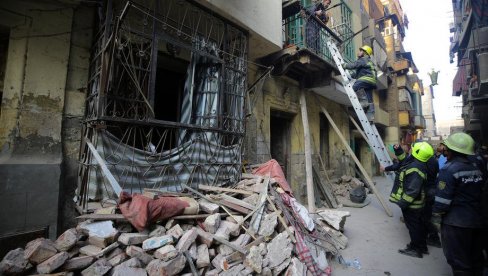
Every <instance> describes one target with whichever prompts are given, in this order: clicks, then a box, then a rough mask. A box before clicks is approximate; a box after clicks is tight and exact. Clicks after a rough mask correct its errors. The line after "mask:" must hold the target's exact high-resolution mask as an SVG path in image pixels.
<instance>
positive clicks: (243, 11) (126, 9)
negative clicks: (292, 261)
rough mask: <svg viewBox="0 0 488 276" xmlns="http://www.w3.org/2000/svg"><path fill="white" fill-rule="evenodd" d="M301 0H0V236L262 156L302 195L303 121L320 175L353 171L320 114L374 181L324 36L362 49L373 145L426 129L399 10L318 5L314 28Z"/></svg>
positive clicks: (51, 224) (224, 171) (29, 231)
mask: <svg viewBox="0 0 488 276" xmlns="http://www.w3.org/2000/svg"><path fill="white" fill-rule="evenodd" d="M311 4H313V3H312V2H310V1H302V2H300V1H278V0H272V1H257V0H256V1H246V2H242V1H181V0H170V1H149V0H148V1H136V2H127V1H118V0H107V1H74V0H73V1H36V2H34V1H33V2H29V1H22V2H21V3H18V2H16V1H4V2H3V3H2V4H1V8H0V14H1V16H0V18H1V19H0V26H2V28H1V29H0V31H1V33H0V36H1V37H0V41H1V45H0V50H1V51H3V52H2V55H1V58H0V62H2V64H0V68H2V76H3V79H2V81H3V85H2V89H3V90H2V105H1V110H0V112H1V115H0V148H1V154H2V156H1V164H0V176H1V180H0V184H1V185H0V186H1V188H0V202H1V207H2V208H0V209H1V210H2V211H0V212H1V213H0V214H1V216H0V217H2V219H3V221H5V223H4V224H2V226H1V227H0V236H2V242H5V241H6V240H10V238H11V237H12V236H15V237H17V238H18V239H25V240H29V239H32V237H33V236H50V237H55V236H56V234H57V233H58V232H59V231H60V230H61V229H64V228H65V227H66V226H67V225H70V223H72V219H73V217H74V216H76V214H77V211H76V210H79V211H80V212H84V211H87V210H88V209H89V204H88V203H89V202H90V201H103V200H113V199H116V195H117V193H118V192H119V191H118V190H117V189H114V185H113V184H114V182H116V183H117V184H118V185H120V188H121V189H123V190H126V191H129V192H134V193H136V192H141V191H142V190H143V189H145V188H150V189H165V190H170V191H180V190H181V184H182V183H183V184H186V185H189V186H193V187H198V185H199V184H206V185H215V186H224V185H232V184H235V183H236V182H237V181H238V180H239V178H240V174H241V172H242V170H243V169H242V168H244V169H245V170H246V169H249V168H250V166H249V165H250V164H259V163H263V162H265V161H267V160H269V159H271V158H274V159H276V160H277V161H278V162H279V164H280V166H281V167H282V170H283V172H284V173H285V176H286V178H287V179H288V181H289V182H290V184H291V187H292V189H293V191H294V194H295V195H296V197H297V199H299V200H300V201H302V202H306V196H307V194H306V192H305V191H306V189H305V188H304V187H305V177H306V176H305V158H306V154H305V143H306V138H305V135H304V132H305V131H304V120H303V119H304V117H306V118H307V121H308V124H309V127H308V129H309V131H310V137H309V138H308V139H310V142H311V146H312V152H313V158H314V160H315V161H314V162H316V163H320V164H321V166H320V167H321V170H322V171H321V173H323V174H328V175H335V176H340V175H343V174H349V175H351V174H355V165H354V163H352V161H351V158H350V156H349V155H348V154H347V151H346V145H344V144H343V143H342V142H341V140H340V138H339V136H338V135H337V133H335V130H334V129H333V128H332V127H331V122H330V121H329V120H328V119H327V118H326V116H324V114H323V113H322V109H323V108H325V109H326V110H327V111H328V112H329V113H330V114H331V117H332V120H333V122H334V124H335V125H337V126H338V129H339V131H340V132H341V133H342V135H343V136H344V137H345V138H346V140H347V141H349V144H350V146H351V147H352V148H353V150H354V151H355V153H356V156H357V157H358V159H359V160H360V161H361V163H362V164H363V166H364V167H365V169H366V171H367V172H368V173H369V174H375V173H376V172H377V164H376V161H375V159H374V156H373V154H372V152H371V150H370V149H369V147H368V144H367V142H366V141H365V140H364V139H363V138H362V136H361V134H360V131H358V130H357V129H356V128H355V126H354V124H353V123H352V122H351V118H350V115H349V113H348V106H350V103H349V100H348V98H347V95H346V94H345V92H344V88H343V86H342V81H341V80H340V78H338V77H337V76H336V75H337V68H336V66H335V64H334V62H333V60H332V58H331V56H330V53H329V51H328V49H327V47H326V46H325V45H324V43H323V42H324V41H325V40H326V39H327V40H332V41H334V43H336V44H338V45H340V47H341V50H342V51H343V56H344V57H345V58H346V59H347V60H349V61H352V60H354V59H355V55H356V52H357V49H358V48H359V47H360V46H361V45H363V44H368V45H372V47H373V49H374V53H375V54H374V62H375V65H376V67H377V70H378V89H377V90H376V91H375V93H374V103H375V110H376V113H375V119H374V122H375V124H376V126H377V127H378V130H379V132H380V134H381V136H382V138H383V139H384V141H385V144H393V143H398V142H400V141H405V142H406V143H409V142H411V141H413V140H414V139H415V134H416V129H421V128H425V122H423V117H422V113H421V106H420V103H421V101H419V99H420V96H421V94H422V91H421V87H422V85H421V81H420V80H418V78H416V76H415V75H414V74H412V72H415V65H414V63H413V60H412V57H411V54H409V53H406V52H405V50H404V49H403V46H401V40H402V39H403V37H404V35H405V32H404V25H405V22H404V16H403V13H402V12H401V6H400V4H399V2H398V1H374V0H370V1H367V0H364V1H342V0H341V1H333V4H338V5H337V7H335V8H333V9H331V10H330V11H329V12H330V15H331V20H330V21H329V22H328V23H327V24H324V23H322V22H320V21H319V20H317V19H316V18H313V17H310V16H307V14H305V13H303V12H300V11H301V8H302V7H308V6H310V5H311ZM306 24H315V25H316V28H317V29H318V30H319V31H318V35H317V36H315V37H314V38H313V39H312V40H310V38H308V39H307V37H306V30H305V26H306ZM366 26H367V28H365V27H366ZM360 30H362V32H358V31H360ZM409 72H410V73H409ZM415 84H416V85H415ZM402 91H403V92H402ZM412 97H413V98H412ZM402 103H403V104H402ZM405 103H407V104H405ZM303 106H305V108H303ZM412 137H413V138H412ZM73 199H74V200H73Z"/></svg>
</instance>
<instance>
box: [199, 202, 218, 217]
mask: <svg viewBox="0 0 488 276" xmlns="http://www.w3.org/2000/svg"><path fill="white" fill-rule="evenodd" d="M198 205H199V206H200V210H202V211H203V212H205V213H207V214H215V213H218V212H219V209H220V206H219V205H217V204H214V203H211V202H209V201H207V200H205V199H200V200H199V201H198Z"/></svg>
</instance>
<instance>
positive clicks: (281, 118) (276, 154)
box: [270, 110, 294, 179]
mask: <svg viewBox="0 0 488 276" xmlns="http://www.w3.org/2000/svg"><path fill="white" fill-rule="evenodd" d="M293 116H294V115H293V114H290V113H286V112H282V111H274V110H272V111H271V119H270V151H271V158H273V159H275V160H276V161H277V162H278V164H280V166H281V169H282V170H283V173H284V174H285V177H286V178H287V179H289V175H288V174H289V172H290V153H291V149H290V148H291V142H290V129H291V121H292V118H293Z"/></svg>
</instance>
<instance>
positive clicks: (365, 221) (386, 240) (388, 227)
mask: <svg viewBox="0 0 488 276" xmlns="http://www.w3.org/2000/svg"><path fill="white" fill-rule="evenodd" d="M374 181H375V182H376V183H377V184H376V187H377V188H378V190H379V191H380V192H381V193H382V194H383V196H384V199H385V201H387V195H388V194H389V192H390V190H391V185H392V183H391V181H390V180H389V179H387V178H385V177H375V178H374ZM368 197H369V198H370V199H371V203H370V204H369V205H368V206H366V207H364V208H350V207H344V208H341V210H347V211H350V212H351V216H350V217H348V218H347V220H346V224H345V230H344V234H345V235H346V236H347V237H348V238H349V245H348V247H347V248H346V249H345V250H342V256H343V258H344V259H345V260H347V261H353V260H354V259H355V258H357V260H358V261H359V263H360V265H361V268H360V269H355V268H353V267H347V268H344V267H343V266H342V265H340V264H338V263H337V262H335V261H334V262H332V268H333V270H332V275H334V276H341V275H362V276H364V275H393V276H414V275H415V276H422V275H425V276H432V275H436V276H440V275H451V269H450V267H449V265H448V264H447V262H446V259H445V258H444V255H443V253H442V249H439V248H433V247H431V246H429V252H430V254H429V255H424V257H423V258H422V259H418V258H413V257H408V256H404V255H402V254H399V253H398V249H400V248H403V247H405V245H406V244H407V242H409V237H408V231H407V228H406V227H405V224H404V223H402V222H401V221H400V216H401V211H400V209H399V208H398V207H397V206H396V205H394V204H392V203H390V202H388V201H387V202H388V205H389V206H390V208H391V210H392V211H393V214H394V215H393V217H388V216H387V215H386V213H385V211H384V210H383V208H382V207H381V204H380V203H379V201H378V200H377V199H376V197H375V196H374V194H369V195H368Z"/></svg>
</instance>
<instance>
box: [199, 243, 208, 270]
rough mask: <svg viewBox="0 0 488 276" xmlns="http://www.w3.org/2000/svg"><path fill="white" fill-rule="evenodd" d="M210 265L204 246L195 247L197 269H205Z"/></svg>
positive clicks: (206, 249) (206, 248) (205, 246)
mask: <svg viewBox="0 0 488 276" xmlns="http://www.w3.org/2000/svg"><path fill="white" fill-rule="evenodd" d="M209 265H210V256H209V253H208V247H207V245H206V244H201V245H199V246H198V247H197V268H202V267H207V266H209Z"/></svg>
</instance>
